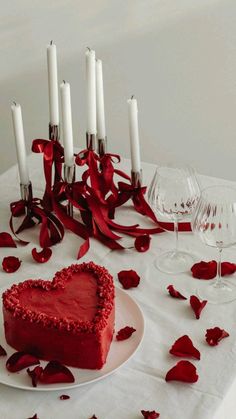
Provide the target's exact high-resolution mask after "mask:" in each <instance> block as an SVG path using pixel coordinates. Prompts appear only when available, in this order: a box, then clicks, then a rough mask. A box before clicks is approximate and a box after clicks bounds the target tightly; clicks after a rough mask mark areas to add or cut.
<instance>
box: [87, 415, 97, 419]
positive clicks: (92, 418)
mask: <svg viewBox="0 0 236 419" xmlns="http://www.w3.org/2000/svg"><path fill="white" fill-rule="evenodd" d="M89 419H97V416H95V415H93V416H91V418H89Z"/></svg>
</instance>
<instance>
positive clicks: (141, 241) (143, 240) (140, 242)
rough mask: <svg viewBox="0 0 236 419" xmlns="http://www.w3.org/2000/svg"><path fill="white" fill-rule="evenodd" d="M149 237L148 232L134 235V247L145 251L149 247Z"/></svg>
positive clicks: (139, 250)
mask: <svg viewBox="0 0 236 419" xmlns="http://www.w3.org/2000/svg"><path fill="white" fill-rule="evenodd" d="M150 242H151V237H150V236H149V235H148V234H144V235H142V236H138V237H136V239H135V241H134V246H135V249H136V250H137V251H138V252H146V251H147V250H148V249H149V247H150Z"/></svg>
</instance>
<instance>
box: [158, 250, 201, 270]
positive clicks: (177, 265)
mask: <svg viewBox="0 0 236 419" xmlns="http://www.w3.org/2000/svg"><path fill="white" fill-rule="evenodd" d="M193 262H194V258H193V257H192V255H190V253H187V252H181V251H179V252H176V251H171V252H170V251H169V252H166V253H162V254H160V255H159V256H158V257H157V258H156V260H155V266H156V268H157V269H159V270H160V271H162V272H165V273H168V274H178V273H181V272H186V271H188V270H190V268H191V266H192V264H193Z"/></svg>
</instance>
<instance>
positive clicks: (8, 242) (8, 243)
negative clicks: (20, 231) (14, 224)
mask: <svg viewBox="0 0 236 419" xmlns="http://www.w3.org/2000/svg"><path fill="white" fill-rule="evenodd" d="M0 247H16V243H15V242H14V240H13V238H12V237H11V235H10V234H9V233H6V232H5V231H3V232H2V233H0Z"/></svg>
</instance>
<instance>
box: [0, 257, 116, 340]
mask: <svg viewBox="0 0 236 419" xmlns="http://www.w3.org/2000/svg"><path fill="white" fill-rule="evenodd" d="M79 272H91V273H93V274H94V276H95V277H96V279H97V294H98V308H97V312H96V314H95V316H94V318H93V320H92V321H72V320H67V319H63V318H61V319H60V318H57V317H53V316H49V315H47V314H44V313H36V312H34V311H33V310H30V309H27V308H25V307H23V306H21V304H20V301H19V295H20V293H21V292H22V291H23V290H24V289H27V288H41V289H44V290H48V291H49V290H53V289H58V288H64V287H65V285H66V281H67V280H68V279H69V278H71V276H72V275H73V274H74V273H79ZM114 294H115V290H114V284H113V278H112V276H111V275H110V274H109V272H108V271H107V269H106V268H104V267H102V266H99V265H96V264H95V263H94V262H88V263H86V262H84V263H82V264H73V265H71V266H69V267H68V268H64V269H62V270H61V271H58V272H56V274H55V276H54V278H53V280H52V281H46V280H42V279H28V280H26V281H24V282H20V283H19V284H14V285H12V287H11V288H10V289H8V290H6V291H5V292H4V293H3V295H2V299H3V305H4V307H5V309H7V310H9V311H11V312H12V314H13V316H14V317H18V318H21V319H25V320H28V321H30V322H31V323H40V324H42V325H43V326H44V327H48V328H56V329H59V330H64V331H68V332H72V333H73V334H80V333H81V332H83V333H94V332H95V333H97V334H99V332H100V331H102V330H103V328H104V327H105V326H106V325H107V319H108V317H109V315H110V313H111V311H112V308H113V305H114Z"/></svg>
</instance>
